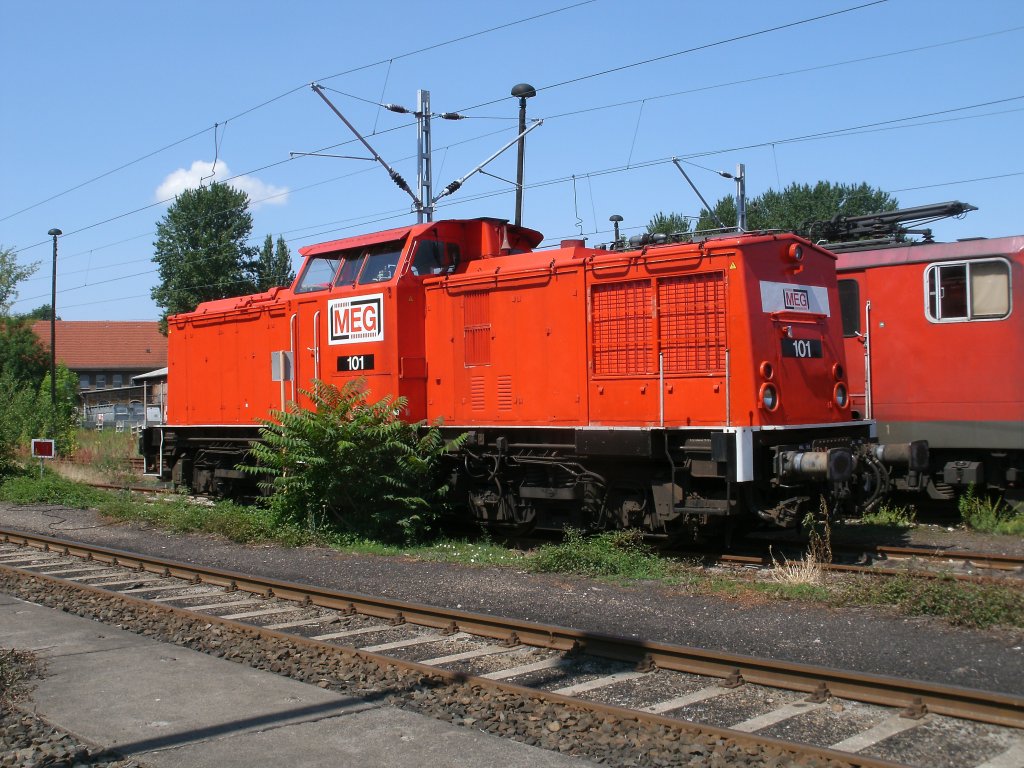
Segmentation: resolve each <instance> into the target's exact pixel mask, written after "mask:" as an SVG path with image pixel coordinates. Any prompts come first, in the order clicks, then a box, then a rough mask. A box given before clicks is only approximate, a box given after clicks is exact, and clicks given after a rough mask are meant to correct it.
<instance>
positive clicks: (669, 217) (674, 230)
mask: <svg viewBox="0 0 1024 768" xmlns="http://www.w3.org/2000/svg"><path fill="white" fill-rule="evenodd" d="M689 231H690V220H689V219H688V218H687V217H686V216H684V215H683V214H681V213H664V212H662V211H658V212H657V213H656V214H654V216H652V217H651V220H650V221H649V222H647V233H648V234H651V235H654V234H658V233H661V234H663V235H676V234H679V233H680V232H689Z"/></svg>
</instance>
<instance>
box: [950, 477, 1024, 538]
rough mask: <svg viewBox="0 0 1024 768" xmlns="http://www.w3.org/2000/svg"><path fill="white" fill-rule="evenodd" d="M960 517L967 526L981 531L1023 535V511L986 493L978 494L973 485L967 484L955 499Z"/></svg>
mask: <svg viewBox="0 0 1024 768" xmlns="http://www.w3.org/2000/svg"><path fill="white" fill-rule="evenodd" d="M957 506H958V507H959V509H960V517H961V518H962V519H963V521H964V524H965V525H966V526H967V527H968V528H973V529H974V530H976V531H980V532H982V533H996V534H1003V535H1007V536H1022V535H1024V511H1021V509H1020V508H1016V507H1013V506H1011V505H1009V504H1007V503H1006V502H1005V501H1003V500H1002V499H996V498H992V497H990V496H988V495H987V494H980V495H979V494H978V493H977V491H975V489H974V486H973V485H971V486H968V488H967V492H966V493H964V494H963V495H962V496H961V497H960V499H959V500H958V501H957Z"/></svg>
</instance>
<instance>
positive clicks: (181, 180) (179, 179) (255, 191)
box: [155, 160, 288, 208]
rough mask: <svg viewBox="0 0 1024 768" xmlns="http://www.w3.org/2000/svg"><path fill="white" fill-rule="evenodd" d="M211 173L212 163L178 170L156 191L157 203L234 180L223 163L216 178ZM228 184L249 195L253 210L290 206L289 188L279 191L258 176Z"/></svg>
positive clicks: (237, 179) (247, 177) (218, 166)
mask: <svg viewBox="0 0 1024 768" xmlns="http://www.w3.org/2000/svg"><path fill="white" fill-rule="evenodd" d="M212 170H213V163H208V162H206V161H205V160H196V161H195V162H194V163H192V166H191V167H190V168H188V169H187V170H186V169H185V168H179V169H178V170H176V171H172V172H171V173H169V174H168V175H167V177H166V178H165V179H164V180H163V181H162V182H161V183H160V186H159V187H157V188H156V194H155V197H156V199H157V200H158V201H160V200H169V199H171V198H173V197H175V196H177V195H180V194H181V193H182V192H184V191H185V190H186V189H195V188H196V187H198V186H199V185H200V182H202V183H203V184H210V183H211V182H214V181H223V180H225V179H229V178H231V171H230V170H229V169H228V166H227V163H225V162H224V161H223V160H220V161H218V162H217V172H216V173H215V174H213V175H211V173H210V172H211V171H212ZM226 183H227V184H230V185H231V186H232V187H234V188H235V189H238V190H241V191H242V192H245V193H246V194H247V195H249V200H250V201H251V203H252V207H253V208H258V207H259V206H261V205H284V204H285V203H286V202H288V187H276V186H274V185H273V184H267V183H266V182H264V181H260V180H259V179H257V178H256V177H255V176H239V177H238V178H235V179H231V181H229V182H226Z"/></svg>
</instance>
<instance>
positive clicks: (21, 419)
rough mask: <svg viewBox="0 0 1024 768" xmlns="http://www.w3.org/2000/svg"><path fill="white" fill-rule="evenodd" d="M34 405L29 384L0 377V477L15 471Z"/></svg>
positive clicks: (4, 376)
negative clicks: (19, 450)
mask: <svg viewBox="0 0 1024 768" xmlns="http://www.w3.org/2000/svg"><path fill="white" fill-rule="evenodd" d="M34 406H35V391H34V387H33V386H32V385H28V384H25V383H24V382H21V381H18V380H17V379H16V378H14V377H13V376H11V375H10V374H7V373H5V374H3V376H2V377H0V478H3V477H5V476H6V475H9V474H10V473H11V472H13V471H15V469H16V468H17V461H16V459H17V455H18V447H19V445H22V444H23V441H24V439H25V436H26V435H27V434H28V433H29V431H30V426H31V424H32V421H33V418H34V417H33V414H34V410H35V407H34Z"/></svg>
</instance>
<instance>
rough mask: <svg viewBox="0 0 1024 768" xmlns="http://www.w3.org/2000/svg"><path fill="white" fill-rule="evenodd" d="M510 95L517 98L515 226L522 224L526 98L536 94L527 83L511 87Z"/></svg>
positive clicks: (535, 90)
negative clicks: (517, 144) (517, 131)
mask: <svg viewBox="0 0 1024 768" xmlns="http://www.w3.org/2000/svg"><path fill="white" fill-rule="evenodd" d="M512 95H513V96H515V97H517V98H518V99H519V161H518V165H517V170H516V226H517V227H519V226H522V224H523V160H524V158H525V155H526V136H524V135H523V131H525V130H526V100H527V99H530V98H533V97H534V96H536V95H537V89H536V88H534V87H533V86H532V85H529V84H527V83H519V85H516V86H514V87H513V88H512Z"/></svg>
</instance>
